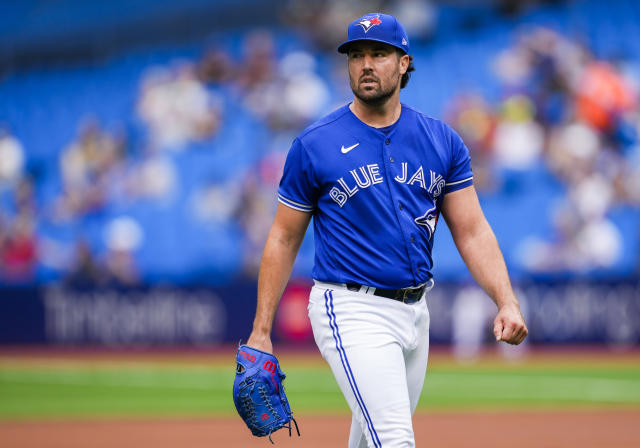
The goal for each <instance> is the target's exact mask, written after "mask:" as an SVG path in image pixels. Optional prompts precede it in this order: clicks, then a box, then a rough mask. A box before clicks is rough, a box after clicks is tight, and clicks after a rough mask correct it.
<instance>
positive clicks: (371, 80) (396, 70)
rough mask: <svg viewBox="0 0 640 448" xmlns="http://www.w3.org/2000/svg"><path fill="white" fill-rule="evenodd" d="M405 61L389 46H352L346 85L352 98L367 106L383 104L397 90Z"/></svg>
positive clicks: (404, 57)
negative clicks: (351, 92) (349, 87)
mask: <svg viewBox="0 0 640 448" xmlns="http://www.w3.org/2000/svg"><path fill="white" fill-rule="evenodd" d="M405 59H406V60H405ZM408 59H409V56H402V57H401V56H400V54H399V53H398V52H397V51H396V49H395V48H394V47H392V46H391V45H387V44H384V43H381V42H373V41H362V42H354V43H353V44H352V45H351V48H349V83H350V84H351V90H352V91H353V94H354V95H355V96H356V97H357V98H358V99H359V100H361V101H362V102H363V103H366V104H369V105H380V104H383V103H385V102H386V101H387V99H389V98H390V97H391V96H393V95H394V93H396V92H397V91H398V90H399V89H400V80H401V79H402V75H403V74H404V73H405V72H406V70H407V67H408Z"/></svg>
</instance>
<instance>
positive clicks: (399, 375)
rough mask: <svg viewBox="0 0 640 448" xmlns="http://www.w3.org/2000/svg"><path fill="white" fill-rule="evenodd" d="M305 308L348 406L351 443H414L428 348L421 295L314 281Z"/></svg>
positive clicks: (375, 446)
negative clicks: (407, 298)
mask: <svg viewBox="0 0 640 448" xmlns="http://www.w3.org/2000/svg"><path fill="white" fill-rule="evenodd" d="M361 290H362V291H366V290H367V288H366V287H362V288H361ZM308 310H309V319H310V320H311V326H312V328H313V335H314V338H315V341H316V344H317V345H318V348H319V349H320V352H321V353H322V356H323V357H324V359H325V360H326V361H327V362H328V363H329V366H330V367H331V370H332V371H333V374H334V376H335V377H336V380H337V381H338V385H339V386H340V389H341V390H342V393H343V395H344V397H345V398H346V400H347V402H348V404H349V407H350V408H351V411H352V413H353V418H352V421H351V433H350V435H349V448H367V447H368V448H382V447H384V448H400V447H402V448H410V447H415V441H414V436H413V425H412V423H411V416H412V415H413V412H414V411H415V409H416V406H417V404H418V399H419V397H420V393H421V392H422V386H423V384H424V378H425V372H426V369H427V359H428V353H429V311H428V309H427V303H426V299H425V298H424V297H422V299H421V300H420V301H419V302H417V303H413V304H405V303H402V302H399V301H396V300H392V299H388V298H385V297H379V296H375V295H373V294H367V293H365V292H354V291H349V290H348V289H347V288H346V287H345V286H342V285H337V284H333V283H322V282H317V281H316V282H315V285H314V287H313V288H312V289H311V294H310V297H309V307H308Z"/></svg>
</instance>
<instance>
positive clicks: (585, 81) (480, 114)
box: [447, 28, 640, 272]
mask: <svg viewBox="0 0 640 448" xmlns="http://www.w3.org/2000/svg"><path fill="white" fill-rule="evenodd" d="M625 62H626V61H623V60H621V61H616V62H609V61H603V60H598V59H597V58H596V57H594V56H593V55H592V54H591V53H590V51H589V50H588V48H585V47H584V46H582V45H580V44H579V43H577V42H573V41H571V40H569V39H567V38H565V37H563V36H562V35H560V34H559V33H557V32H555V31H552V30H550V29H547V28H536V29H533V30H530V31H527V32H524V33H522V34H521V35H520V37H519V39H518V40H517V42H516V43H515V45H513V46H511V47H510V48H507V49H506V50H504V51H503V52H502V53H500V54H499V55H498V56H497V57H496V59H495V61H494V68H495V74H496V76H498V77H499V78H500V79H501V81H502V83H503V86H504V99H503V100H502V101H501V102H500V103H499V104H497V105H496V106H493V105H490V104H489V103H488V102H487V101H485V100H484V99H483V98H482V97H480V96H478V95H473V94H471V95H461V96H460V97H458V98H455V100H454V101H453V103H452V104H451V106H450V108H449V111H448V114H447V115H448V120H449V122H450V123H451V124H452V125H453V127H454V128H456V129H457V130H458V131H459V132H460V133H461V135H462V137H463V139H464V140H465V142H466V143H467V145H468V146H469V148H470V150H471V151H472V153H473V154H472V160H473V166H474V172H475V176H476V180H475V182H476V187H477V188H478V189H479V190H481V191H489V192H491V191H496V190H497V191H500V190H501V189H505V188H508V186H509V184H510V183H512V182H513V180H514V179H515V181H516V182H517V179H518V176H522V175H524V174H525V173H526V172H530V171H532V170H534V169H536V167H537V166H539V165H540V164H543V165H544V166H545V167H546V168H547V169H548V170H550V171H551V172H552V173H553V174H554V175H555V177H556V179H558V180H559V181H560V182H561V183H562V185H563V186H564V188H565V191H566V193H565V194H564V195H563V197H562V199H561V200H559V201H558V202H557V203H556V204H554V208H555V212H554V214H553V217H552V220H553V228H554V232H553V234H551V235H547V236H545V237H544V238H532V239H530V240H528V241H525V242H523V248H522V253H523V255H522V260H521V261H522V263H523V264H525V265H526V266H527V267H528V268H529V269H531V270H532V271H541V272H553V271H577V272H581V271H588V270H590V269H594V268H602V267H605V268H606V267H610V266H612V265H614V264H615V263H616V262H617V261H619V259H620V256H621V252H622V248H623V245H624V236H623V234H622V233H621V231H620V229H618V227H617V226H616V225H615V224H614V223H613V222H612V221H611V218H610V215H611V212H612V210H614V209H615V208H616V207H617V206H620V205H625V204H626V205H631V206H635V207H637V206H638V205H640V140H639V136H640V107H639V103H638V87H639V85H638V81H639V80H640V73H639V72H637V71H633V70H632V66H631V65H627V64H626V63H625Z"/></svg>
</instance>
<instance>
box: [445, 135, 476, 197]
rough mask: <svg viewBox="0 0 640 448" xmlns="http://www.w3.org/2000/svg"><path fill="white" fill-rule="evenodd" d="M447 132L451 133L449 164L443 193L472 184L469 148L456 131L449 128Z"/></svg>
mask: <svg viewBox="0 0 640 448" xmlns="http://www.w3.org/2000/svg"><path fill="white" fill-rule="evenodd" d="M449 132H450V133H451V134H450V141H451V166H450V168H449V173H448V174H447V180H446V184H445V188H444V192H445V194H446V193H451V192H453V191H456V190H461V189H462V188H465V187H468V186H470V185H473V172H472V171H471V157H470V156H469V148H467V146H466V145H465V144H464V142H463V141H462V139H461V138H460V136H459V135H458V134H457V133H456V131H454V130H453V129H451V128H449Z"/></svg>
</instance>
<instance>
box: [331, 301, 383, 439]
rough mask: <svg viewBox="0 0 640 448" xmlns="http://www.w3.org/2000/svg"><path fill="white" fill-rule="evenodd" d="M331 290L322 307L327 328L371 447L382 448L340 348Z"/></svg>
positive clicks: (349, 366) (346, 359)
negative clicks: (361, 417) (327, 321)
mask: <svg viewBox="0 0 640 448" xmlns="http://www.w3.org/2000/svg"><path fill="white" fill-rule="evenodd" d="M332 292H333V291H332V290H330V289H327V290H326V291H325V292H324V305H325V308H326V310H327V316H329V326H330V327H331V330H332V332H333V339H334V340H335V341H336V349H337V350H338V354H339V355H340V361H341V362H342V367H343V368H344V372H345V373H346V375H347V380H348V381H349V386H351V391H352V392H353V395H354V397H355V399H356V401H357V402H358V406H359V407H360V411H362V415H363V416H364V419H365V421H366V422H367V428H368V429H369V434H370V435H371V440H372V441H373V445H374V446H375V447H376V448H382V444H381V443H380V439H379V438H378V433H377V432H376V430H375V428H374V427H373V422H372V421H371V416H370V415H369V411H368V410H367V407H366V406H365V404H364V400H363V399H362V396H361V395H360V390H359V389H358V385H357V384H356V379H355V377H354V375H353V372H352V371H351V365H350V364H349V359H348V358H347V353H346V352H345V351H344V347H343V346H342V337H340V332H339V331H338V322H337V321H336V315H335V312H334V310H333V294H332Z"/></svg>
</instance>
